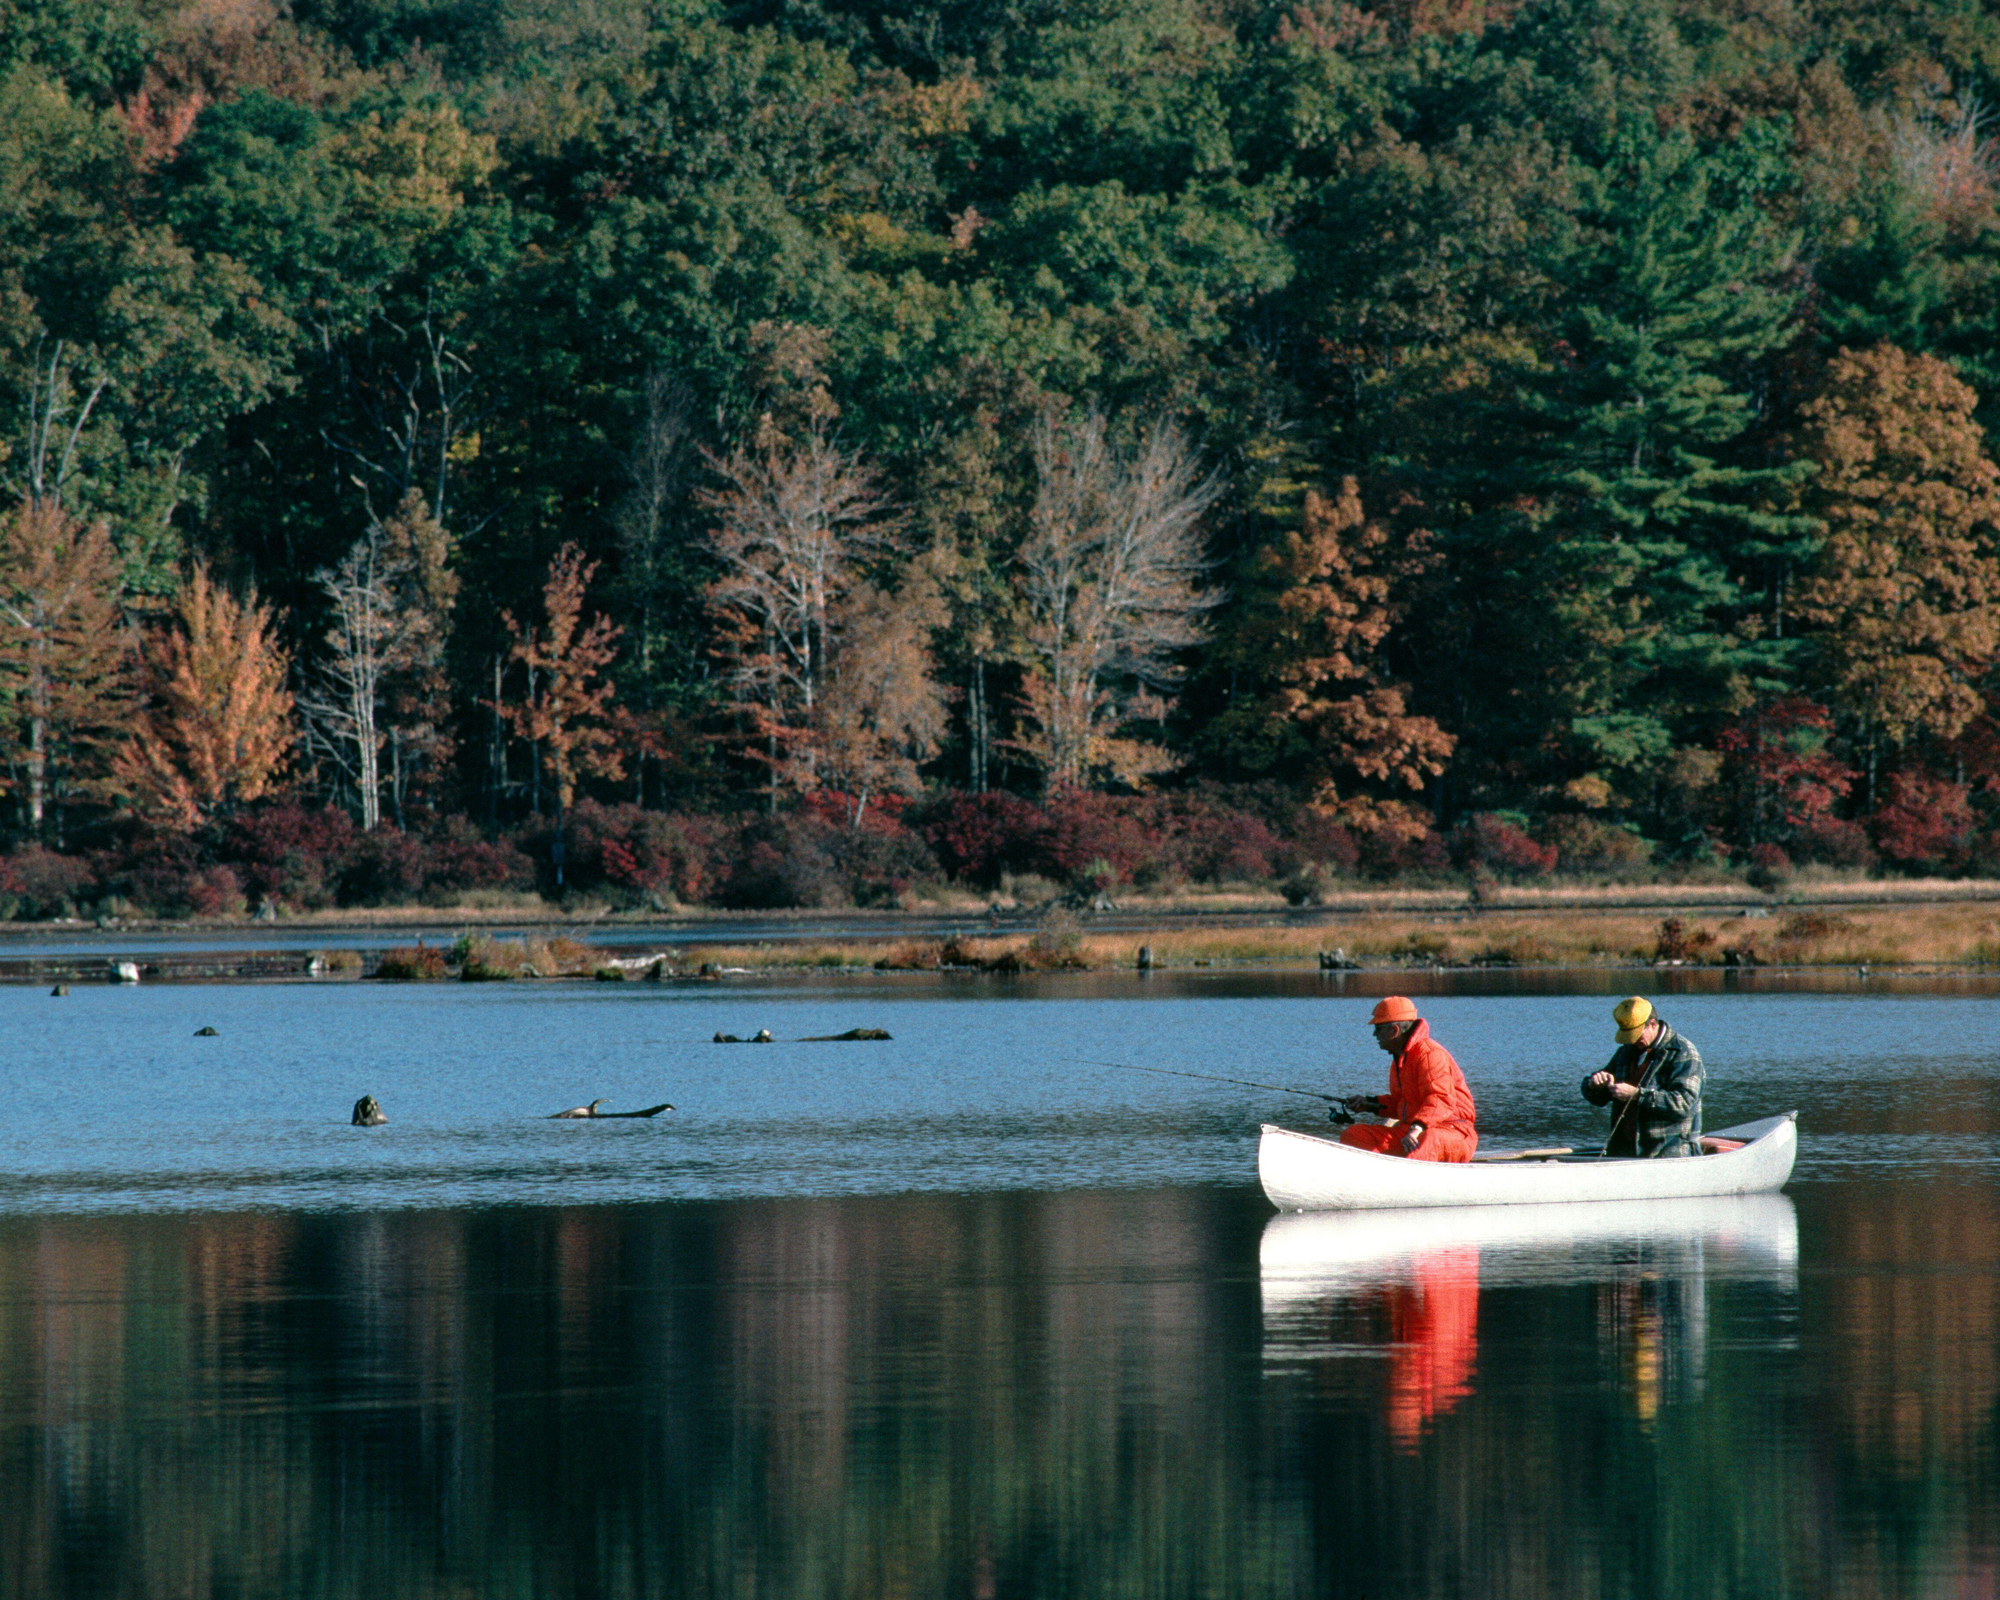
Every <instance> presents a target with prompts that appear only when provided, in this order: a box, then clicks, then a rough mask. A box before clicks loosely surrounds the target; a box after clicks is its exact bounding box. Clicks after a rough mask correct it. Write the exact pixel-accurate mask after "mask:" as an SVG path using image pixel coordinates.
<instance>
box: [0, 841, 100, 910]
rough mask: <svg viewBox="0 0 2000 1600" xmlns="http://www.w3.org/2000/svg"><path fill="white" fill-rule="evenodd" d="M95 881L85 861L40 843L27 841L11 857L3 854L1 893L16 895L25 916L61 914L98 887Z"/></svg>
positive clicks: (0, 869)
mask: <svg viewBox="0 0 2000 1600" xmlns="http://www.w3.org/2000/svg"><path fill="white" fill-rule="evenodd" d="M93 880H94V874H93V873H92V872H91V870H90V868H89V866H88V865H87V864H86V863H84V862H83V861H80V860H78V859H77V858H76V857H75V856H65V855H58V854H57V853H56V852H55V851H53V850H47V849H44V848H43V847H42V846H41V845H38V844H24V845H22V846H21V847H20V848H19V849H18V850H16V851H15V852H14V853H13V854H12V855H11V856H5V857H0V894H9V895H12V896H14V898H15V899H16V900H17V901H18V902H19V908H18V913H19V915H21V916H23V917H30V918H38V917H53V916H58V915H60V914H61V912H62V910H63V907H64V905H65V904H66V903H69V902H72V901H74V900H75V899H76V898H77V897H78V896H79V895H81V894H83V893H84V892H85V891H86V890H87V889H90V888H92V887H93V886H94V881H93Z"/></svg>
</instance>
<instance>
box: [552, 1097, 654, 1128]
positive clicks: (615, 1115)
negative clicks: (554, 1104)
mask: <svg viewBox="0 0 2000 1600" xmlns="http://www.w3.org/2000/svg"><path fill="white" fill-rule="evenodd" d="M603 1104H604V1102H603V1100H601V1099H599V1100H593V1101H591V1102H590V1104H589V1105H587V1106H571V1107H570V1108H569V1110H567V1111H552V1112H550V1113H549V1116H548V1120H549V1121H550V1122H556V1121H560V1120H562V1119H564V1118H574V1119H575V1120H576V1121H579V1122H614V1121H616V1120H617V1119H619V1118H620V1117H627V1118H629V1117H657V1116H658V1115H659V1114H660V1113H661V1112H662V1111H671V1110H673V1109H674V1107H673V1102H672V1101H670V1100H662V1101H661V1102H660V1103H659V1104H658V1105H656V1106H647V1107H646V1108H645V1109H643V1110H641V1111H599V1110H598V1109H597V1108H598V1107H599V1106H601V1105H603Z"/></svg>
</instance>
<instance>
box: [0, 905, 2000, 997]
mask: <svg viewBox="0 0 2000 1600" xmlns="http://www.w3.org/2000/svg"><path fill="white" fill-rule="evenodd" d="M1697 893H1698V894H1701V895H1703V896H1704V897H1705V898H1702V899H1696V898H1693V896H1694V895H1695V894H1697ZM1246 901H1247V902H1248V903H1245V902H1246ZM989 905H990V902H980V903H976V904H968V905H963V906H957V907H943V906H930V907H925V908H906V909H904V910H899V911H889V912H881V911H837V912H737V913H719V914H709V913H703V914H700V915H692V914H683V915H680V916H674V917H663V916H659V915H647V916H643V917H640V916H627V915H618V916H608V915H602V914H599V915H575V914H572V915H569V916H563V915H560V914H556V915H551V914H548V909H547V908H542V912H543V914H541V915H525V914H524V913H526V912H528V911H529V909H530V908H527V907H524V906H511V907H507V908H501V907H491V908H483V909H482V908H473V907H449V908H445V907H435V906H429V907H403V908H396V909H395V910H393V911H391V912H388V913H371V914H369V915H367V916H365V917H363V916H355V915H351V914H350V915H344V916H332V915H329V916H321V917H298V918H293V917H286V918H284V919H282V920H281V921H279V922H277V923H275V924H274V923H270V922H259V921H255V920H253V919H247V918H231V919H210V920H202V921H197V922H177V923H151V924H139V923H124V924H119V925H117V926H114V927H101V926H98V925H85V924H60V923H53V924H52V923H38V924H28V925H23V924H16V925H11V926H9V927H7V928H6V929H5V933H4V934H0V958H4V952H5V947H6V943H7V936H8V935H11V936H12V938H13V939H15V940H21V941H26V940H44V941H45V940H48V939H49V938H50V937H51V936H56V937H62V936H65V935H67V936H69V937H73V938H74V937H81V938H85V939H87V940H88V941H89V943H91V944H92V945H93V946H99V945H101V946H102V948H103V952H104V957H105V958H115V956H116V955H117V948H116V947H117V944H118V942H119V940H120V939H121V937H126V936H144V937H147V938H149V939H157V938H159V937H161V936H167V937H170V938H171V939H172V940H173V941H174V943H175V944H176V945H179V946H182V947H183V948H184V949H185V950H187V951H196V950H199V949H200V948H201V941H202V940H203V938H204V937H205V936H209V935H227V936H228V937H229V938H230V939H231V940H232V942H234V941H236V940H239V939H241V937H242V936H243V935H244V934H256V933H260V932H263V933H269V934H270V935H271V936H272V940H273V945H274V946H283V947H287V948H291V949H294V950H300V951H303V950H305V949H306V942H305V940H303V939H302V938H301V936H302V935H309V934H312V933H315V932H325V933H335V932H342V931H348V932H356V931H358V932H375V933H395V932H403V931H406V930H407V931H408V932H410V933H417V932H419V931H422V932H424V933H426V934H428V933H431V932H433V931H435V930H442V929H450V930H452V931H453V932H454V933H458V932H462V933H464V934H465V935H466V936H468V937H470V938H473V939H476V940H477V941H478V942H479V943H481V944H482V945H484V944H489V943H491V942H492V940H493V939H494V938H496V937H499V936H500V935H499V930H500V929H502V928H505V929H506V930H507V934H506V937H507V938H509V939H512V940H516V941H529V942H533V943H535V944H536V945H537V946H545V945H547V944H548V943H550V942H551V941H554V942H555V943H558V944H563V945H569V946H571V947H572V949H573V950H574V952H575V954H574V955H573V956H571V957H570V958H569V959H567V960H565V961H563V962H561V963H558V964H557V965H559V966H560V967H561V968H562V969H564V970H561V971H553V970H548V968H549V966H550V963H548V962H546V961H541V962H537V961H534V960H531V959H526V958H524V960H525V964H526V965H528V966H529V967H531V968H533V969H534V975H536V976H549V977H555V976H581V975H587V973H588V972H589V971H590V970H591V963H590V962H589V961H587V960H586V959H585V956H584V951H585V949H586V944H585V943H583V942H578V941H580V940H583V939H586V938H587V944H588V947H589V948H594V949H596V950H597V951H599V952H601V953H604V954H607V955H608V954H609V952H611V951H620V950H622V951H626V952H641V951H643V952H651V953H653V954H657V955H664V956H666V958H667V962H668V964H667V968H666V969H665V970H666V975H669V976H675V975H683V974H689V973H698V972H699V971H700V970H701V969H702V968H703V967H704V966H705V967H707V968H709V969H710V970H711V971H713V970H717V969H723V968H738V969H755V970H782V969H792V970H801V969H804V970H822V971H824V970H841V969H847V970H855V969H865V968H874V967H886V968H891V969H898V968H900V969H916V970H922V969H936V968H938V967H940V966H944V967H952V968H961V969H972V968H985V969H988V970H1000V971H1036V970H1049V969H1052V968H1061V967H1084V968H1091V969H1095V970H1100V971H1103V970H1118V969H1131V968H1133V967H1135V966H1137V965H1138V963H1139V953H1140V951H1141V949H1142V948H1148V949H1150V951H1151V958H1152V964H1153V966H1154V967H1155V968H1159V969H1174V968H1191V967H1229V966H1235V967H1259V968H1269V969H1279V970H1283V969H1306V970H1312V969H1316V968H1317V967H1319V965H1320V959H1321V956H1322V953H1325V954H1328V955H1332V954H1334V953H1336V952H1337V953H1338V954H1339V956H1340V958H1341V959H1342V960H1343V961H1344V962H1345V963H1347V964H1353V965H1358V966H1360V967H1364V968H1372V969H1378V970H1391V971H1393V970H1401V969H1408V970H1436V969H1440V968H1445V969H1450V968H1460V969H1463V968H1480V967H1513V968H1536V967H1567V968H1589V967H1607V968H1608V967H1631V966H1634V965H1643V966H1650V965H1677V966H1682V965H1684V966H1689V967H1724V966H1729V967H1762V966H1781V967H1835V966H1853V967H1859V966H1868V967H1871V968H1882V969H1897V968H1902V969H1909V968H1957V969H1973V968H1979V967H1985V966H1993V965H2000V883H1994V882H1985V881H1976V882H1948V883H1919V882H1906V883H1892V884H1883V883H1873V882H1870V883H1826V884H1816V885H1813V886H1811V888H1810V889H1808V890H1804V891H1794V892H1792V893H1789V894H1787V895H1785V896H1783V897H1772V896H1765V895H1758V894H1755V893H1751V892H1746V891H1744V890H1742V889H1740V888H1738V889H1734V890H1733V891H1723V892H1720V893H1718V892H1717V891H1716V890H1715V889H1712V888H1710V887H1708V886H1701V888H1700V889H1699V890H1692V889H1688V888H1686V887H1684V886H1674V887H1673V888H1672V889H1670V890H1668V891H1664V892H1663V891H1660V890H1651V889H1646V888H1635V887H1634V886H1630V885H1615V884H1613V885H1595V886H1576V887H1572V888H1567V889H1554V890H1503V891H1500V892H1499V893H1497V894H1496V893H1491V892H1489V893H1487V894H1486V895H1484V896H1482V897H1481V898H1480V899H1479V901H1477V902H1476V903H1475V902H1473V901H1472V900H1470V899H1469V898H1468V896H1467V895H1466V894H1465V893H1464V892H1462V891H1447V890H1437V891H1430V890H1421V891H1395V890H1386V891H1382V892H1379V893H1372V894H1368V895H1357V896H1356V897H1355V898H1354V900H1353V901H1352V902H1350V903H1345V904H1339V905H1333V906H1325V907H1317V908H1311V909H1300V908H1289V907H1285V906H1284V905H1283V904H1282V903H1281V902H1276V901H1275V900H1274V899H1267V900H1261V901H1260V900H1256V899H1253V898H1251V897H1247V896H1245V897H1228V896H1214V897H1209V896H1204V897H1199V898H1189V897H1181V898H1179V899H1176V900H1173V901H1162V902H1157V903H1145V902H1137V903H1135V902H1133V901H1129V900H1128V901H1124V902H1121V903H1120V904H1119V905H1118V906H1117V907H1116V909H1115V910H1114V911H1113V912H1111V913H1107V914H1102V915H1099V916H1096V917H1092V916H1088V915H1085V916H1082V917H1078V916H1077V915H1075V914H1073V913H1069V912H1066V911H1061V910H1056V911H1053V912H1051V911H1043V912H1041V913H1040V914H1039V915H1038V914H1037V913H1036V912H1035V911H1034V910H1033V909H1032V908H1026V907H1020V908H1003V909H1002V911H1001V912H1000V913H999V914H997V915H996V914H994V913H992V912H991V911H990V910H989ZM827 923H833V924H836V926H834V927H825V926H823V925H824V924H827ZM752 925H754V927H755V933H754V934H750V927H751V926H752ZM946 925H949V929H948V930H947V927H946ZM665 926H671V927H673V928H674V930H675V931H676V933H677V934H679V935H680V937H679V938H677V939H676V940H675V941H674V942H673V943H672V944H670V945H669V944H661V943H658V942H656V941H654V940H649V939H648V938H647V936H646V935H647V932H648V931H650V930H653V929H659V928H662V927H665ZM738 929H742V930H743V932H742V933H741V934H739V933H738V932H737V930H738ZM628 930H629V931H628ZM745 934H750V936H748V937H745V936H744V935H745ZM690 935H692V937H690ZM653 954H648V955H646V956H645V957H644V958H642V959H634V958H633V957H631V956H629V955H628V956H627V958H626V959H625V960H623V961H621V962H619V963H617V965H618V966H620V967H621V968H622V969H626V976H628V977H637V976H639V975H640V974H641V972H642V971H643V970H644V969H645V967H646V966H647V965H648V964H649V963H650V961H651V960H652V959H653ZM88 959H93V960H94V959H98V958H95V957H92V958H88ZM225 959H226V958H225ZM7 964H8V965H9V966H13V965H16V964H19V965H23V966H27V965H29V964H30V963H29V962H28V961H9V962H8V963H7ZM167 964H169V965H171V964H173V963H167ZM34 965H35V966H36V967H37V968H39V966H40V965H41V963H39V962H37V963H34ZM374 965H375V962H374V961H373V960H372V959H371V960H370V961H369V962H367V963H365V964H364V963H359V962H355V963H350V962H348V961H346V960H344V959H343V960H339V961H334V962H323V963H322V965H321V966H320V967H318V968H315V969H313V970H315V971H316V972H322V973H324V975H327V976H334V975H348V974H353V975H358V972H357V971H356V968H357V967H359V968H362V969H363V970H369V971H372V970H373V968H374ZM253 966H254V963H253V962H252V961H251V960H250V959H249V958H248V956H247V953H246V956H245V959H244V961H243V968H244V970H243V972H242V975H243V976H245V977H250V976H263V975H273V974H268V973H265V972H263V971H262V970H261V969H259V970H256V971H253V970H251V968H252V967H253ZM204 970H206V969H204ZM8 975H9V976H28V975H29V974H27V973H23V974H18V975H16V974H11V973H10V974H8ZM212 975H213V976H224V975H225V973H224V972H223V971H221V970H217V971H216V972H214V973H213V974H212ZM429 975H431V976H445V975H449V976H453V977H455V976H457V970H456V967H455V966H454V968H453V970H452V971H451V972H450V973H448V974H443V973H432V974H429Z"/></svg>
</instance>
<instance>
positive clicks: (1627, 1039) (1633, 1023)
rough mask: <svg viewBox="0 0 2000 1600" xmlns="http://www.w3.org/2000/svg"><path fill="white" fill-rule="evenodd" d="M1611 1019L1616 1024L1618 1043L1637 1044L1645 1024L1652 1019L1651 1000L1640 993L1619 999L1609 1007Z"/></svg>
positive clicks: (1644, 1029)
mask: <svg viewBox="0 0 2000 1600" xmlns="http://www.w3.org/2000/svg"><path fill="white" fill-rule="evenodd" d="M1611 1020H1612V1021H1613V1022H1615V1023H1617V1024H1618V1042H1619V1043H1620V1044H1637V1043H1638V1042H1639V1035H1640V1034H1642V1033H1644V1032H1645V1031H1646V1024H1647V1023H1649V1022H1651V1021H1652V1020H1653V1002H1652V1001H1650V1000H1648V999H1647V998H1646V997H1645V996H1644V995H1642V994H1635V995H1632V996H1630V997H1629V998H1627V999H1624V1000H1620V1001H1619V1002H1618V1004H1616V1005H1615V1006H1613V1007H1612V1008H1611Z"/></svg>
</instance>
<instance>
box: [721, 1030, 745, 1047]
mask: <svg viewBox="0 0 2000 1600" xmlns="http://www.w3.org/2000/svg"><path fill="white" fill-rule="evenodd" d="M715 1042H716V1043H717V1044H741V1043H742V1042H743V1041H742V1040H741V1039H739V1038H737V1037H736V1035H735V1034H733V1033H724V1032H723V1031H722V1030H721V1029H719V1028H718V1029H717V1030H716V1034H715Z"/></svg>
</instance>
